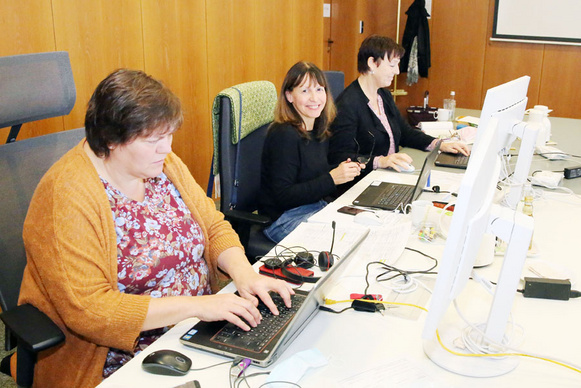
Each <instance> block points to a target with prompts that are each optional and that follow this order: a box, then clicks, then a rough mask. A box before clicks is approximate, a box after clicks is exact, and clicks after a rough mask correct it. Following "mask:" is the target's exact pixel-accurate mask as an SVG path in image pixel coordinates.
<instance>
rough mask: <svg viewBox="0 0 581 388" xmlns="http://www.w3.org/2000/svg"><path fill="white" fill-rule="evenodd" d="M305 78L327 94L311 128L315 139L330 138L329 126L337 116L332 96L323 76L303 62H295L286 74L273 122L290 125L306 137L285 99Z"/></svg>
mask: <svg viewBox="0 0 581 388" xmlns="http://www.w3.org/2000/svg"><path fill="white" fill-rule="evenodd" d="M307 78H308V79H310V80H316V81H317V83H318V84H319V85H321V86H322V87H324V88H325V92H326V93H327V103H326V104H325V107H324V108H323V111H322V112H321V115H320V116H319V117H317V118H316V119H315V126H314V128H313V133H314V134H315V136H316V137H317V139H319V140H325V139H327V138H329V136H331V132H330V131H329V126H330V125H331V122H332V121H333V120H334V119H335V116H336V115H337V109H336V108H335V103H334V102H333V96H332V95H331V90H330V89H329V83H328V82H327V78H326V77H325V74H324V73H323V72H322V71H321V69H319V68H318V67H317V66H315V65H314V64H313V63H310V62H305V61H301V62H297V63H295V64H294V65H293V66H292V67H291V68H290V69H289V71H288V73H286V77H285V78H284V81H283V83H282V88H281V89H280V94H279V96H278V101H277V103H276V108H275V110H274V122H275V123H290V124H292V125H293V126H294V127H295V128H297V130H298V131H299V133H301V135H303V136H305V137H306V136H307V131H306V128H305V127H304V123H303V119H302V118H301V115H300V114H299V112H297V110H296V109H295V107H294V105H293V104H291V103H290V102H288V100H287V98H286V92H292V91H293V89H294V88H295V87H297V86H300V85H301V84H302V83H303V82H304V81H305V79H307Z"/></svg>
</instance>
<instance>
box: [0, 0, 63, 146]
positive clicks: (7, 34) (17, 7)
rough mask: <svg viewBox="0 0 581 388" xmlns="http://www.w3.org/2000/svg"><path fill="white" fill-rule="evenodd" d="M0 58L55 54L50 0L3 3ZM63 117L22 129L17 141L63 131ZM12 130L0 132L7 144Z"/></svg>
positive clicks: (0, 138)
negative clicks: (52, 52) (40, 53)
mask: <svg viewBox="0 0 581 388" xmlns="http://www.w3.org/2000/svg"><path fill="white" fill-rule="evenodd" d="M0 37H2V38H1V39H0V56H7V55H20V54H31V53H39V52H47V51H55V42H54V33H53V23H52V10H51V1H50V0H29V1H14V0H0ZM63 125H64V124H63V118H61V117H58V118H52V119H46V120H41V121H37V122H33V123H29V124H25V125H23V126H22V128H21V130H20V133H19V135H18V139H25V138H28V137H35V136H39V135H43V134H47V133H52V132H58V131H62V130H63ZM8 131H9V128H4V129H0V143H4V142H5V141H6V138H7V136H8Z"/></svg>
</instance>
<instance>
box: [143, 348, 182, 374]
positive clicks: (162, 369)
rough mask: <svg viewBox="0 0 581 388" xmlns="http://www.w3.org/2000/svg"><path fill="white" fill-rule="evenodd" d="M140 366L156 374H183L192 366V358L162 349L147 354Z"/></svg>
mask: <svg viewBox="0 0 581 388" xmlns="http://www.w3.org/2000/svg"><path fill="white" fill-rule="evenodd" d="M141 367H142V368H143V370H145V371H146V372H149V373H154V374H156V375H166V376H183V375H185V374H186V373H188V372H189V370H190V368H191V367H192V360H190V359H189V358H188V357H187V356H185V355H183V354H181V353H180V352H176V351H175V350H169V349H163V350H158V351H155V352H153V353H150V354H148V355H147V356H146V357H145V358H144V359H143V362H142V363H141Z"/></svg>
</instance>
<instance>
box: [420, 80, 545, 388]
mask: <svg viewBox="0 0 581 388" xmlns="http://www.w3.org/2000/svg"><path fill="white" fill-rule="evenodd" d="M529 80H530V77H528V76H525V77H521V78H519V79H516V80H514V81H511V82H508V83H506V84H503V85H500V86H497V87H495V88H492V89H490V90H488V93H487V94H486V99H485V102H484V106H483V108H482V115H481V117H480V125H479V129H478V134H477V137H476V141H475V143H474V147H473V148H472V154H471V156H470V161H469V163H468V167H467V169H466V174H465V176H464V178H463V179H462V182H461V185H460V189H459V191H458V199H457V202H456V205H455V210H454V215H453V217H452V222H451V225H450V230H449V232H448V238H447V241H446V246H445V249H444V253H443V257H442V259H441V261H440V265H439V269H438V277H437V280H436V285H435V288H434V292H433V295H432V299H431V303H430V307H429V311H428V315H427V318H426V322H425V326H424V331H423V334H422V337H423V338H424V351H425V352H426V354H427V355H428V357H430V359H431V360H432V361H434V362H435V363H436V364H438V365H440V366H441V367H443V368H445V369H448V370H450V371H453V372H455V373H459V374H463V375H468V376H482V377H484V376H495V375H499V374H503V373H506V372H508V371H510V370H512V369H513V368H514V367H515V366H516V362H515V360H514V359H506V358H505V359H497V358H491V357H462V356H457V355H453V354H452V353H450V352H448V351H447V350H445V349H444V348H443V347H442V346H441V345H440V343H439V341H438V339H437V336H436V332H437V330H439V331H438V334H439V335H440V337H441V338H442V340H443V341H444V342H445V343H447V344H448V346H450V345H451V344H452V343H453V340H454V338H449V337H450V335H452V336H453V335H454V334H452V333H450V332H448V331H447V328H446V327H440V323H441V321H442V319H443V317H444V315H445V313H446V312H447V310H448V308H449V306H450V304H451V303H452V302H453V300H454V299H455V298H456V297H457V296H458V295H459V294H460V292H461V291H462V290H463V289H464V287H465V286H466V283H467V282H468V279H469V277H470V274H471V272H472V269H473V266H474V262H475V260H476V256H477V252H478V249H479V247H480V242H481V241H482V239H483V237H484V234H485V233H491V234H493V235H496V236H499V237H500V238H502V239H503V240H504V241H506V242H508V248H507V253H506V256H505V261H504V263H505V265H503V269H502V273H501V275H500V278H499V280H498V284H497V286H496V292H495V297H494V300H493V302H492V304H491V306H490V310H489V314H488V316H489V318H488V321H487V323H486V328H485V330H484V331H485V333H486V337H487V338H489V339H491V340H492V341H497V342H501V340H502V338H503V336H504V332H505V328H506V323H507V321H508V316H509V314H510V309H511V307H512V302H513V299H514V295H515V293H516V288H517V285H518V281H519V279H520V273H521V270H522V266H523V264H524V260H525V258H526V253H527V250H528V246H529V242H530V238H531V235H532V228H533V224H532V218H531V217H526V216H525V215H524V214H522V213H520V212H516V211H515V210H514V208H511V207H504V208H503V207H500V206H498V205H494V204H493V199H494V197H495V192H496V187H497V183H498V180H499V177H500V171H501V163H502V160H501V156H502V155H503V154H505V153H506V152H508V150H509V149H510V146H511V144H512V143H513V141H514V140H515V139H516V137H517V134H519V133H520V134H525V136H524V137H525V138H526V139H527V140H526V144H527V145H526V147H524V148H522V147H521V152H522V154H523V158H522V161H523V162H521V163H520V164H521V166H520V167H521V170H523V171H524V169H525V168H526V169H527V173H528V168H530V157H532V152H533V149H534V139H533V142H532V145H531V146H530V147H529V146H528V144H529V140H528V139H529V138H531V137H536V132H535V130H534V129H533V130H532V131H531V132H532V135H529V134H528V130H527V129H526V127H527V126H526V125H525V124H523V122H522V119H523V116H524V112H525V109H526V103H527V97H526V93H527V88H528V83H529ZM519 137H521V136H519ZM529 153H530V155H531V156H530V157H528V154H529ZM519 159H520V153H519ZM527 161H528V162H527ZM519 162H520V161H519ZM527 163H528V166H525V165H526V164H527ZM525 179H526V176H525ZM515 191H518V194H519V195H520V190H515ZM519 200H520V197H519ZM508 256H510V260H507V259H506V258H507V257H508ZM506 263H509V264H506ZM483 307H484V306H483Z"/></svg>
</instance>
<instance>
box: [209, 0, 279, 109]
mask: <svg viewBox="0 0 581 388" xmlns="http://www.w3.org/2000/svg"><path fill="white" fill-rule="evenodd" d="M255 9H256V1H252V0H236V1H233V0H211V1H206V20H207V26H208V29H207V47H208V57H207V60H208V85H209V93H210V96H212V98H213V96H215V95H216V94H218V93H219V92H220V91H221V90H222V89H225V88H227V87H230V86H232V85H236V84H239V83H242V82H248V81H254V80H256V79H258V78H259V75H258V74H257V72H256V60H255V57H256V47H255V39H254V37H255V34H256V22H257V21H256V20H255V17H254V16H255V15H256V12H255ZM259 22H260V23H262V22H263V21H262V20H260V21H259ZM265 54H266V55H268V53H265Z"/></svg>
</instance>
